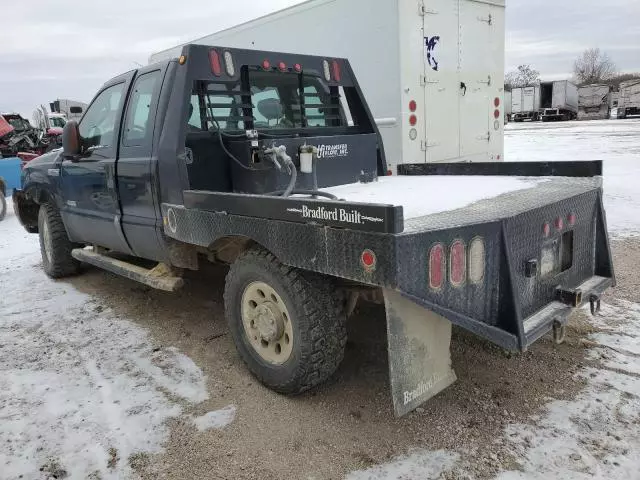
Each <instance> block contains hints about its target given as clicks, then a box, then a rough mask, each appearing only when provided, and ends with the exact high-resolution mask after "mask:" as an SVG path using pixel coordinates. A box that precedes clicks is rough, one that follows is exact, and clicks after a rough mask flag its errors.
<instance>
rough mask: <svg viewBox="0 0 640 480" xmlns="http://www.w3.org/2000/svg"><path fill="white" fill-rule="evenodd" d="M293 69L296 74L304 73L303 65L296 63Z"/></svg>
mask: <svg viewBox="0 0 640 480" xmlns="http://www.w3.org/2000/svg"><path fill="white" fill-rule="evenodd" d="M293 68H295V70H296V72H298V73H300V72H302V65H300V64H299V63H296V64H295V65H294V66H293Z"/></svg>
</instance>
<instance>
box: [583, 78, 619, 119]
mask: <svg viewBox="0 0 640 480" xmlns="http://www.w3.org/2000/svg"><path fill="white" fill-rule="evenodd" d="M610 102H611V86H610V85H608V84H606V83H600V84H592V85H584V86H582V87H580V88H579V89H578V120H604V119H607V118H609V110H610V106H609V104H610Z"/></svg>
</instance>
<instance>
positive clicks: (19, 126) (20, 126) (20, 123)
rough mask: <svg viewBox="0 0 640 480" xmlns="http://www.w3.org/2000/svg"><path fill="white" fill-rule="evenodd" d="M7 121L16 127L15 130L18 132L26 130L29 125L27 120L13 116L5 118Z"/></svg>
mask: <svg viewBox="0 0 640 480" xmlns="http://www.w3.org/2000/svg"><path fill="white" fill-rule="evenodd" d="M5 118H6V117H5ZM7 121H8V122H9V124H10V125H11V126H12V127H13V128H15V129H16V131H19V132H21V131H22V130H28V129H29V127H31V125H30V124H29V122H27V121H26V120H24V119H23V118H18V117H13V118H9V119H7Z"/></svg>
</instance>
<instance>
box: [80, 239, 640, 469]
mask: <svg viewBox="0 0 640 480" xmlns="http://www.w3.org/2000/svg"><path fill="white" fill-rule="evenodd" d="M613 251H614V257H615V261H616V268H617V271H616V273H617V276H618V282H619V285H620V286H619V287H618V288H617V289H616V290H614V291H613V292H612V294H611V295H614V296H615V297H616V298H620V299H624V300H628V301H631V302H640V293H639V289H638V284H639V283H640V279H639V278H638V275H637V271H638V269H640V240H620V241H616V242H614V244H613ZM225 273H226V270H225V269H224V268H223V267H212V268H211V269H208V270H207V271H206V272H201V273H198V274H196V275H194V276H193V277H192V278H191V281H189V282H188V285H187V288H185V289H184V291H183V292H182V293H180V294H178V295H169V294H164V293H161V292H156V291H152V290H150V289H147V288H145V287H140V286H138V285H137V284H134V283H132V282H129V281H126V280H123V279H120V278H117V277H114V276H112V275H110V274H108V273H104V272H101V271H98V270H90V271H89V272H87V273H86V274H85V275H83V276H81V277H78V278H75V279H72V280H71V283H72V284H73V285H74V286H75V287H76V288H77V289H78V290H80V291H82V292H85V293H88V294H91V295H92V296H93V298H94V300H95V301H97V302H101V303H102V304H103V306H104V307H106V308H110V309H112V310H113V311H114V312H115V313H116V315H122V316H123V317H126V318H134V319H136V323H138V324H139V325H140V326H142V327H144V328H148V329H149V330H150V333H151V336H152V338H154V339H155V340H156V341H157V343H158V345H157V346H158V347H171V346H174V347H177V348H178V349H180V350H181V351H182V352H184V353H185V354H186V355H188V356H189V357H191V358H192V359H193V360H194V361H195V362H196V364H197V365H198V366H199V367H201V368H202V370H203V371H204V373H205V375H206V376H207V379H208V390H209V394H210V399H209V400H208V401H206V402H204V403H202V404H200V405H198V406H197V407H193V406H185V408H186V410H185V413H187V414H193V415H202V414H204V413H206V412H208V411H211V410H217V409H221V408H224V407H226V406H228V405H235V406H236V407H237V415H236V418H235V421H234V422H233V423H232V424H231V425H230V426H229V427H228V428H227V429H225V430H210V431H207V432H199V431H198V430H197V429H196V428H195V427H194V426H193V424H192V423H191V422H188V421H187V420H172V421H171V423H170V426H171V434H170V439H169V441H168V443H167V445H166V452H165V453H163V454H158V455H140V454H139V455H136V456H133V457H131V458H129V463H130V465H131V466H132V468H133V469H134V471H136V472H137V473H139V474H140V475H141V476H142V477H143V478H148V479H155V478H167V479H191V478H193V479H195V478H198V479H202V478H220V479H238V478H247V479H251V478H256V479H283V478H287V479H298V478H300V479H302V478H305V479H309V478H312V479H340V478H344V476H345V475H346V474H348V473H349V472H352V471H355V470H360V469H363V468H367V467H369V466H372V465H376V464H380V463H384V462H388V461H389V460H390V459H392V458H393V457H396V456H397V455H401V454H405V453H407V452H409V451H411V450H412V449H415V448H424V449H428V450H439V449H446V450H455V451H458V452H465V461H467V462H468V463H469V464H470V465H471V467H470V471H469V470H467V472H468V473H470V474H472V475H473V476H474V477H476V478H491V477H493V476H494V475H495V474H496V473H497V472H499V471H501V470H504V469H510V470H517V469H518V459H517V458H514V457H513V456H512V455H511V454H510V452H509V449H508V448H507V446H506V444H504V443H501V440H500V439H501V437H502V436H503V429H504V427H505V425H507V424H509V423H514V422H521V423H526V421H527V419H528V418H529V417H530V416H531V415H533V414H535V413H536V412H538V411H539V409H540V408H541V407H542V406H543V405H544V404H545V403H547V402H548V400H549V398H555V399H570V398H572V397H573V396H575V395H576V394H577V393H578V392H579V391H580V390H581V388H582V387H583V383H582V382H581V381H580V380H576V378H575V373H576V372H577V371H578V370H579V369H580V368H583V367H584V366H586V365H588V364H589V362H590V360H587V349H588V347H589V343H588V342H585V340H584V338H585V335H586V334H588V333H592V332H593V327H591V326H589V324H588V322H587V320H586V318H585V317H584V315H585V314H584V313H583V312H582V311H581V312H578V313H577V314H576V316H575V318H574V320H573V322H572V325H571V327H570V329H569V334H568V339H567V342H566V344H565V345H562V346H560V347H558V346H555V345H554V344H553V342H552V340H551V338H550V336H547V337H545V338H544V339H542V340H541V341H539V342H538V343H537V344H536V345H535V346H534V347H533V348H532V349H531V350H530V351H529V352H527V353H525V354H521V355H511V354H509V353H506V352H504V351H502V350H501V349H499V348H496V347H494V346H492V345H491V344H489V343H487V342H484V341H482V340H479V339H478V338H476V337H473V336H471V335H469V334H467V333H465V332H464V331H462V330H459V329H456V330H455V331H454V340H453V344H452V355H453V364H454V368H455V371H456V373H457V376H458V381H457V382H456V383H455V384H454V385H453V386H452V387H451V388H449V389H447V390H446V391H445V392H443V393H442V394H440V395H439V396H437V397H436V398H435V399H433V400H431V401H430V402H428V403H427V404H426V405H424V407H423V408H421V409H419V410H418V411H417V412H414V413H412V414H411V415H409V416H407V417H405V418H403V419H396V418H395V417H394V415H393V412H392V406H391V398H390V391H389V386H388V363H387V353H386V331H385V316H384V310H383V308H382V307H378V306H373V305H366V304H365V305H361V306H360V307H359V308H358V310H357V313H356V315H355V316H354V317H353V318H352V319H351V320H350V323H349V342H348V345H347V352H346V358H345V361H344V362H343V364H342V366H341V367H340V369H339V371H338V372H337V374H336V375H335V376H334V377H333V378H332V380H331V381H330V383H329V384H327V385H324V386H322V387H321V388H319V389H317V390H315V391H313V392H311V393H308V394H305V395H303V396H300V397H296V398H287V397H283V396H280V395H277V394H275V393H273V392H271V391H269V390H268V389H266V388H264V387H263V386H261V385H260V384H259V383H257V382H256V381H255V380H254V379H253V377H251V376H250V374H249V373H248V371H247V370H246V369H245V368H244V365H243V363H242V361H241V360H240V358H239V357H238V355H237V354H236V352H235V348H234V346H233V343H232V340H231V337H230V336H229V335H228V334H227V326H226V323H225V321H224V316H223V304H222V289H223V282H224V275H225ZM182 418H186V417H182ZM468 468H469V467H468ZM448 475H453V477H459V478H465V477H464V476H463V474H462V473H460V475H457V474H456V473H455V471H454V473H453V474H451V473H450V474H448ZM465 475H466V474H465Z"/></svg>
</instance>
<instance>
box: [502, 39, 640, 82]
mask: <svg viewBox="0 0 640 480" xmlns="http://www.w3.org/2000/svg"><path fill="white" fill-rule="evenodd" d="M573 75H574V78H573V80H574V81H575V83H576V84H577V85H578V86H582V85H591V84H593V83H605V84H609V85H611V86H613V88H614V89H616V90H617V89H618V88H619V86H620V83H622V82H624V81H626V80H633V79H635V78H638V79H640V73H619V72H618V69H617V67H616V65H615V63H614V62H613V60H612V59H611V57H609V55H608V54H607V53H606V52H602V51H600V49H599V48H590V49H588V50H585V51H584V52H583V53H582V55H580V57H579V58H577V59H576V61H575V62H574V64H573ZM538 83H540V72H538V71H537V70H535V69H534V68H532V67H531V65H520V66H519V67H518V68H517V69H516V70H513V71H511V72H508V73H507V74H506V75H505V79H504V85H505V88H506V89H507V90H511V89H513V88H518V87H526V86H528V85H536V84H538Z"/></svg>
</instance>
